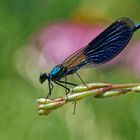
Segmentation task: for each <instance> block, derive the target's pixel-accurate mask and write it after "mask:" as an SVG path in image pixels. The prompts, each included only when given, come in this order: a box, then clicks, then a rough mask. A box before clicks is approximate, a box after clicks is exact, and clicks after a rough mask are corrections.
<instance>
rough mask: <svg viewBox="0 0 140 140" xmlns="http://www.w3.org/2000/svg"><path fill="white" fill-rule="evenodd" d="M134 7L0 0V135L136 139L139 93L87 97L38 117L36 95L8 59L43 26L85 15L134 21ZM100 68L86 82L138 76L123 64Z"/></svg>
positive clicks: (91, 1)
mask: <svg viewBox="0 0 140 140" xmlns="http://www.w3.org/2000/svg"><path fill="white" fill-rule="evenodd" d="M139 9H140V1H139V0H133V1H130V0H124V1H121V0H117V1H111V0H109V1H103V0H98V1H95V0H65V1H64V0H46V1H45V0H24V1H23V0H14V1H11V0H1V1H0V91H1V92H0V93H1V97H0V104H1V106H0V112H1V115H0V139H1V140H9V139H10V140H23V139H26V140H28V139H30V140H32V139H34V140H38V139H39V140H41V139H48V140H53V139H57V140H59V139H60V140H62V139H67V140H74V139H77V140H79V139H80V140H82V139H83V140H85V139H86V140H92V139H96V140H100V139H101V140H112V139H114V140H132V139H134V140H139V139H140V133H139V131H140V117H139V113H140V109H139V106H140V95H139V94H138V95H132V94H131V95H126V96H122V97H119V98H116V99H106V100H97V99H91V98H89V99H87V100H85V101H82V102H80V103H79V104H78V105H77V110H76V111H77V112H76V115H75V116H73V115H72V110H73V107H72V106H67V107H65V108H63V109H62V110H58V111H56V112H54V113H52V114H51V115H49V116H47V117H42V116H38V115H37V111H36V106H35V100H36V99H37V97H39V96H42V94H41V92H40V91H38V90H36V89H35V88H34V87H32V86H31V85H30V83H29V82H28V81H27V80H24V79H22V78H21V77H20V76H19V75H18V74H17V71H16V69H15V65H14V61H13V57H14V54H15V52H16V50H17V49H18V48H19V47H22V46H24V45H25V44H26V43H27V41H28V39H29V38H30V36H31V35H32V34H33V33H34V32H36V31H37V30H39V28H40V27H41V26H43V25H47V24H50V23H51V22H54V21H60V20H70V19H71V20H77V19H78V20H80V21H82V20H83V22H86V21H85V20H86V19H87V20H88V22H89V21H90V22H91V23H92V22H93V21H96V20H104V21H109V20H113V21H114V19H115V20H116V19H118V18H119V17H123V16H128V17H131V18H133V19H134V20H135V21H140V18H139V17H140V16H139ZM87 13H88V14H87ZM89 13H90V14H89ZM84 14H85V15H84ZM78 15H79V17H78ZM19 63H21V62H19ZM93 72H94V71H92V70H90V73H92V74H93ZM101 73H102V76H101V77H100V76H99V75H97V74H98V73H95V74H93V76H95V77H94V79H91V78H90V76H89V77H85V76H84V77H85V79H87V81H91V80H95V81H100V82H102V81H104V82H113V83H123V82H136V81H139V78H136V77H134V76H133V74H132V73H131V72H130V71H129V70H126V69H125V68H122V69H116V68H110V69H105V70H101ZM81 75H82V72H81ZM102 77H103V78H102ZM46 92H47V91H46ZM59 92H60V94H61V93H63V90H61V89H60V90H59Z"/></svg>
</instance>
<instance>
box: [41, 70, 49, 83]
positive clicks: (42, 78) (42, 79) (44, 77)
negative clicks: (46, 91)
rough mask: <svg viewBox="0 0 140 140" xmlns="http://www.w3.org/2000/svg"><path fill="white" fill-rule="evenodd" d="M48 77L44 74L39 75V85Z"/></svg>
mask: <svg viewBox="0 0 140 140" xmlns="http://www.w3.org/2000/svg"><path fill="white" fill-rule="evenodd" d="M48 78H49V77H48V75H47V74H46V73H41V74H40V78H39V81H40V83H41V84H42V83H43V82H44V81H45V80H46V79H48Z"/></svg>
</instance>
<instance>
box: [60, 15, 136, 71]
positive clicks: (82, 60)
mask: <svg viewBox="0 0 140 140" xmlns="http://www.w3.org/2000/svg"><path fill="white" fill-rule="evenodd" d="M134 27H135V24H134V22H133V21H132V20H131V19H129V18H126V17H124V18H121V19H119V20H117V21H116V22H114V23H113V24H111V25H110V26H109V27H108V28H107V29H106V30H104V31H103V32H102V33H101V34H99V35H98V36H97V37H96V38H95V39H94V40H92V41H91V42H90V43H89V44H88V45H87V46H86V47H84V48H81V49H80V50H78V51H77V52H75V53H74V54H72V55H71V56H70V57H68V58H67V59H66V60H64V62H63V63H62V65H63V66H64V67H66V68H67V69H69V68H75V69H79V68H81V67H82V66H84V65H86V64H88V63H90V64H92V65H93V66H96V65H99V64H102V63H105V62H107V61H109V60H111V59H113V58H114V57H115V56H117V55H118V54H119V53H120V52H121V51H122V50H123V49H124V48H125V46H126V45H127V44H128V42H129V40H130V38H131V37H132V34H133V29H134Z"/></svg>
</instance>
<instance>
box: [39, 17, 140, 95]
mask: <svg viewBox="0 0 140 140" xmlns="http://www.w3.org/2000/svg"><path fill="white" fill-rule="evenodd" d="M139 28H140V23H139V24H137V25H135V24H134V22H133V21H132V20H131V19H129V18H127V17H123V18H120V19H118V20H117V21H115V22H114V23H112V24H111V25H110V26H109V27H108V28H107V29H105V30H104V31H103V32H102V33H101V34H99V35H98V36H97V37H96V38H95V39H93V40H92V41H91V42H90V43H89V44H88V45H86V46H85V47H83V48H81V49H79V50H77V51H76V52H75V53H73V54H72V55H70V56H69V57H68V58H66V59H65V60H64V61H63V62H62V64H59V65H57V66H55V67H54V68H53V70H52V71H51V72H50V73H49V74H47V73H43V74H41V75H40V82H41V83H43V82H44V81H45V80H48V87H49V93H48V96H47V98H48V97H49V96H50V95H51V93H52V89H53V87H54V85H53V83H55V84H57V85H59V86H62V87H63V88H65V89H66V90H67V93H68V92H69V91H70V89H69V88H68V87H67V86H66V84H68V85H73V86H76V84H74V83H70V82H67V81H66V80H65V81H62V80H61V79H62V78H63V77H65V79H66V76H67V75H70V74H73V73H76V74H77V75H78V77H79V78H80V80H81V81H82V82H83V83H84V81H83V80H82V78H81V77H80V76H79V74H78V73H77V70H79V69H80V68H82V67H83V66H87V65H92V66H98V65H100V64H103V63H106V62H108V61H110V60H111V59H113V58H114V57H115V56H117V55H118V54H119V53H120V52H121V51H122V50H123V49H124V48H125V46H126V45H127V44H128V42H129V40H130V39H131V37H132V35H133V33H134V32H135V31H136V30H138V29H139ZM84 84H85V83H84Z"/></svg>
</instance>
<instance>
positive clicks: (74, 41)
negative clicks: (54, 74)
mask: <svg viewBox="0 0 140 140" xmlns="http://www.w3.org/2000/svg"><path fill="white" fill-rule="evenodd" d="M102 30H103V28H102V27H101V26H88V25H82V24H74V23H66V22H65V23H57V24H53V25H50V26H48V27H47V28H44V29H42V31H41V32H40V33H39V34H38V35H37V36H36V37H35V38H34V39H33V41H32V43H33V44H34V45H39V46H40V47H41V53H42V54H43V55H44V56H45V58H46V61H47V60H48V57H49V58H51V59H52V60H53V61H54V62H55V63H56V64H60V63H61V62H62V61H63V60H64V59H65V58H67V57H68V56H69V55H71V54H72V53H73V52H75V51H77V50H78V49H79V48H81V47H83V46H85V45H87V44H88V43H89V42H90V41H91V40H93V39H94V38H95V37H96V36H97V35H98V34H99V33H100V32H101V31H102Z"/></svg>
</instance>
